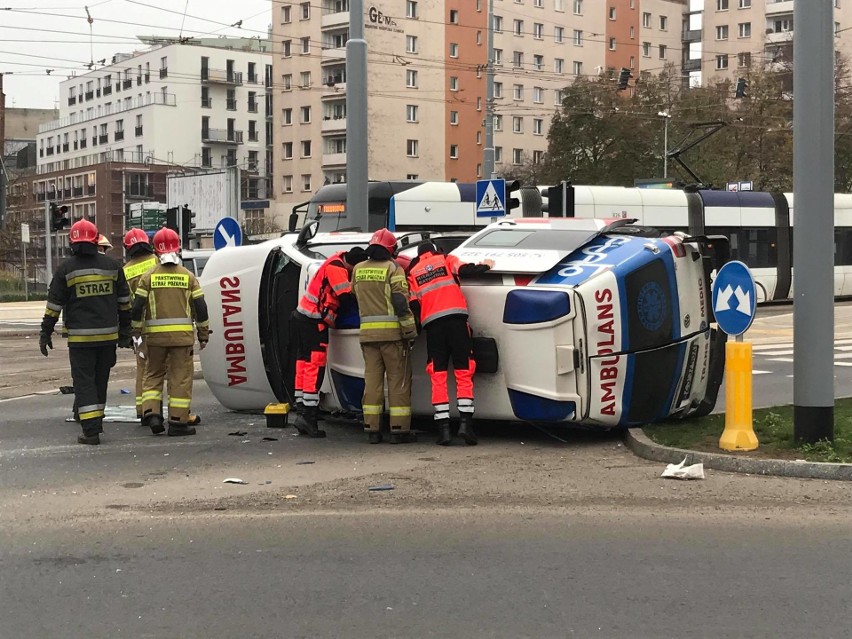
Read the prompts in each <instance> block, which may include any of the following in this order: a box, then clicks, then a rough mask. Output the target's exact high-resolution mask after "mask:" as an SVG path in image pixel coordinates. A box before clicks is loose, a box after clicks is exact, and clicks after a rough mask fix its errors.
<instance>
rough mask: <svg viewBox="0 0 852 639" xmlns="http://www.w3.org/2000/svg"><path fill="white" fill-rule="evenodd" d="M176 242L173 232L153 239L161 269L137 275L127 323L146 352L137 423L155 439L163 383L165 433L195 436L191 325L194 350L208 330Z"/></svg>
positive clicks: (193, 280) (194, 283) (165, 230)
mask: <svg viewBox="0 0 852 639" xmlns="http://www.w3.org/2000/svg"><path fill="white" fill-rule="evenodd" d="M179 251H180V238H179V237H178V234H177V233H175V232H174V231H173V230H172V229H169V228H163V229H160V230H159V231H157V233H156V235H154V252H155V253H156V254H157V257H158V258H159V262H160V264H159V265H157V266H155V267H154V268H153V269H151V270H150V271H148V272H147V273H145V274H144V275H142V278H141V279H140V280H139V284H138V286H137V287H136V294H135V298H134V300H133V310H132V312H131V318H132V320H133V336H134V341H135V342H136V343H137V344H138V343H139V340H140V338H141V337H142V335H143V334H144V336H145V339H144V341H145V342H146V347H147V352H148V363H147V365H146V366H145V379H144V381H143V383H142V424H143V425H146V426H148V427H149V428H150V429H151V432H152V433H154V434H155V435H159V434H160V433H162V432H163V431H164V430H166V429H165V426H164V425H163V415H162V412H163V409H162V401H163V382H164V380H165V379H166V377H168V384H169V398H168V407H169V431H168V434H169V435H170V436H172V437H176V436H181V435H194V434H195V428H194V427H193V426H191V425H189V423H188V421H189V407H190V403H191V401H192V376H193V372H194V364H193V357H192V356H193V344H194V343H195V337H194V336H193V330H192V329H193V320H194V322H195V328H196V331H197V333H198V343H199V348H201V349H204V347H205V346H207V340H208V338H209V335H210V326H209V322H208V318H207V304H206V303H205V301H204V293H202V291H201V286H200V285H199V284H198V279H197V278H196V277H195V275H193V274H192V273H190V272H189V271H188V270H186V269H185V268H184V267H183V266H181V260H180V256H179V255H178V252H179Z"/></svg>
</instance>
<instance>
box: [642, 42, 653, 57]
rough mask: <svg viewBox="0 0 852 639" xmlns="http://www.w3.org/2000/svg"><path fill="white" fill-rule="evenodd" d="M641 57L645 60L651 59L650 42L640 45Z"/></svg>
mask: <svg viewBox="0 0 852 639" xmlns="http://www.w3.org/2000/svg"><path fill="white" fill-rule="evenodd" d="M642 55H643V56H644V57H646V58H650V57H651V43H650V42H643V43H642Z"/></svg>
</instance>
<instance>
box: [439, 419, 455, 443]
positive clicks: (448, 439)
mask: <svg viewBox="0 0 852 639" xmlns="http://www.w3.org/2000/svg"><path fill="white" fill-rule="evenodd" d="M435 423H436V424H437V425H438V431H439V433H440V434H439V435H438V440H437V441H436V442H435V443H436V444H438V446H449V445H450V444H451V443H452V442H453V434H452V432H450V420H449V419H439V420H437V421H436V422H435Z"/></svg>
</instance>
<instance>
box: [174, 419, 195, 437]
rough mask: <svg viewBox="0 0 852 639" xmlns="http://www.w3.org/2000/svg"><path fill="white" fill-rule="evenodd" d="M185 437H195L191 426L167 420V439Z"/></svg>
mask: <svg viewBox="0 0 852 639" xmlns="http://www.w3.org/2000/svg"><path fill="white" fill-rule="evenodd" d="M187 435H195V428H194V427H193V426H190V425H189V424H184V423H182V422H173V421H171V420H169V437H185V436H187Z"/></svg>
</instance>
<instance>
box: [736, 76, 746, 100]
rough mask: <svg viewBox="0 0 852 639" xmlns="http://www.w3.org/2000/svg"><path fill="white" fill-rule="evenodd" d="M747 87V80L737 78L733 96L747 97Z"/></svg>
mask: <svg viewBox="0 0 852 639" xmlns="http://www.w3.org/2000/svg"><path fill="white" fill-rule="evenodd" d="M747 88H748V80H746V79H745V78H740V79H739V80H737V90H736V92H735V93H734V97H735V98H737V99H739V98H747V97H748V93H746V89H747Z"/></svg>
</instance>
